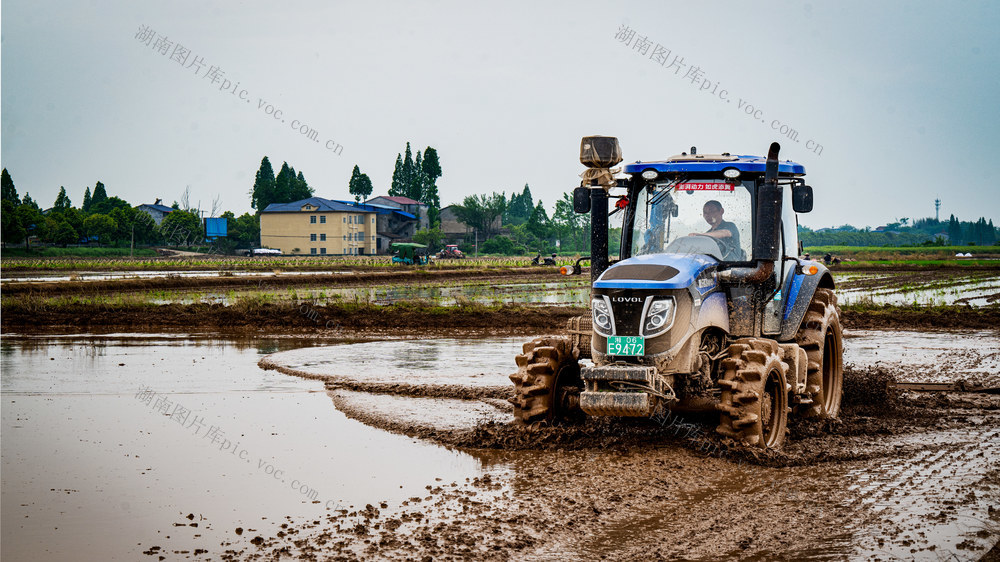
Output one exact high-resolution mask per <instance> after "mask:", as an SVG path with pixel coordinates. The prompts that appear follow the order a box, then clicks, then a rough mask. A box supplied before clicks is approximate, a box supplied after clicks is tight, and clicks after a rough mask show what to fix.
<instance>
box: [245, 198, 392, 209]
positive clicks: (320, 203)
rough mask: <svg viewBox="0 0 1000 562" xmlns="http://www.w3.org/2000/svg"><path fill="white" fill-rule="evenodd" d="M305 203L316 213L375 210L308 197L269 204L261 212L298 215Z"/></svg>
mask: <svg viewBox="0 0 1000 562" xmlns="http://www.w3.org/2000/svg"><path fill="white" fill-rule="evenodd" d="M306 203H308V204H310V205H312V206H313V207H316V210H317V211H336V212H341V213H357V212H362V213H373V212H376V210H375V209H374V208H373V207H371V206H370V205H355V204H353V203H345V202H341V201H334V200H332V199H323V198H322V197H310V198H308V199H302V200H299V201H292V202H291V203H271V204H270V205H268V206H267V208H265V209H264V210H263V211H262V212H264V213H298V212H301V211H302V206H303V205H305V204H306Z"/></svg>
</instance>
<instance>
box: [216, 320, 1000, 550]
mask: <svg viewBox="0 0 1000 562" xmlns="http://www.w3.org/2000/svg"><path fill="white" fill-rule="evenodd" d="M956 337H961V335H960V334H956ZM498 343H502V342H498ZM417 344H419V342H414V345H417ZM365 345H371V346H374V345H377V344H375V343H372V344H365ZM449 345H450V344H449ZM972 345H978V343H974V344H972ZM417 347H418V348H419V345H417ZM352 349H353V348H352ZM415 349H417V348H415ZM315 351H318V350H315ZM423 352H424V353H428V352H433V350H426V351H423ZM288 353H292V354H295V355H292V356H289V355H287V354H288ZM352 353H356V354H357V355H358V356H362V357H363V356H366V355H367V353H365V352H364V351H363V350H361V349H360V348H359V349H353V351H352ZM385 353H386V354H387V355H392V354H394V353H395V352H394V348H392V347H391V346H390V347H387V348H386V349H385ZM308 355H309V354H307V353H305V352H303V353H301V354H297V352H286V355H284V356H282V357H284V358H289V357H290V358H292V359H296V358H297V359H296V361H297V363H298V364H302V365H303V367H301V368H290V367H288V366H286V365H281V364H280V362H279V363H274V362H273V361H271V362H269V361H268V360H265V361H263V362H262V363H261V364H262V366H264V367H265V368H268V367H270V368H279V369H280V370H282V372H286V373H287V374H292V375H298V376H311V377H312V378H318V379H321V380H325V382H326V387H327V391H328V394H329V395H330V397H331V399H332V401H333V404H334V405H335V406H336V407H337V408H338V409H339V410H341V411H342V412H343V413H345V414H346V415H347V416H348V417H351V418H353V419H356V420H358V421H361V422H362V423H365V424H367V425H371V426H374V427H378V428H381V429H384V430H387V431H392V432H396V433H402V434H405V435H409V436H412V437H417V438H421V439H427V440H432V441H435V442H438V443H441V444H442V445H445V446H446V447H453V448H458V449H460V450H463V451H466V452H467V453H469V454H471V455H473V456H482V457H483V458H484V459H489V461H488V462H489V463H491V464H492V465H494V466H500V467H502V468H503V470H500V471H498V474H497V476H496V477H494V478H490V479H485V480H481V481H475V482H466V483H461V482H453V483H437V482H429V483H428V487H427V490H428V493H427V494H426V496H425V497H420V498H411V500H410V501H409V502H404V504H402V505H400V504H392V503H391V502H390V503H386V502H383V501H381V499H380V498H372V502H371V504H372V505H374V506H378V507H374V508H371V507H366V508H364V509H362V508H360V506H359V507H356V508H355V507H352V508H350V509H349V510H344V511H343V512H338V513H335V514H331V515H330V516H329V517H328V518H327V519H326V520H314V521H292V520H290V521H289V523H288V525H289V527H288V530H287V531H286V532H285V534H284V535H282V536H277V535H268V536H259V535H258V536H254V537H253V540H256V541H257V542H251V541H250V539H248V538H243V537H241V538H239V539H234V540H233V541H229V542H227V543H225V544H223V545H222V546H223V547H225V548H227V549H229V555H230V556H232V557H234V559H235V558H253V557H254V556H261V557H264V556H268V555H272V554H274V553H275V552H281V553H283V554H288V555H292V556H294V555H303V556H305V557H307V558H308V557H312V556H315V557H316V558H317V559H322V558H324V557H328V556H333V557H341V556H343V557H346V558H370V557H379V558H387V559H406V558H412V557H417V558H421V557H424V556H431V557H433V558H445V559H459V558H470V557H472V558H477V559H515V558H516V559H570V560H576V559H580V560H582V559H594V558H598V557H606V558H609V559H616V560H617V559H621V560H627V559H636V558H652V559H676V558H683V559H706V560H707V559H711V560H717V559H744V558H756V559H774V558H778V559H802V558H816V557H819V558H823V557H828V558H830V557H832V558H841V559H842V558H850V559H858V558H860V559H883V560H894V559H911V558H914V557H916V558H921V559H957V560H967V559H968V560H976V559H979V558H980V557H981V556H983V555H984V554H985V553H986V552H987V551H989V550H990V549H991V548H993V546H994V545H995V543H996V542H997V539H998V538H1000V511H998V510H997V509H996V506H997V505H1000V469H998V466H1000V396H997V395H991V394H973V393H938V394H918V393H907V392H900V391H899V390H898V389H896V388H894V387H893V386H891V385H890V384H889V383H890V382H893V380H894V376H893V375H892V374H891V373H890V372H889V370H888V369H886V368H884V367H859V366H853V367H850V368H848V369H847V371H846V373H845V388H844V390H845V398H844V404H843V409H842V411H841V416H840V418H839V419H837V420H829V421H813V420H796V421H794V422H793V423H792V424H791V426H790V431H791V434H790V438H789V440H788V441H787V442H786V446H785V447H784V449H783V450H782V451H780V452H777V453H763V452H761V451H759V450H756V449H746V448H742V447H739V446H737V445H735V444H734V443H732V442H730V441H728V440H726V439H724V438H721V437H720V436H718V435H716V434H715V432H714V427H715V423H717V420H716V419H714V417H712V416H705V417H679V416H667V417H665V418H661V419H659V420H614V419H591V420H588V421H587V422H586V423H583V424H580V425H569V426H557V427H538V428H529V429H525V428H523V427H517V426H513V425H512V424H510V423H508V421H507V420H509V419H510V415H511V414H510V409H509V407H508V406H507V405H506V404H505V402H504V401H503V400H502V398H503V397H504V395H505V394H508V395H509V393H510V387H509V386H507V387H503V386H499V385H496V384H491V381H490V380H482V381H480V378H479V377H477V376H476V375H475V374H474V373H472V372H467V373H462V372H458V373H455V374H453V375H448V374H447V373H445V374H440V373H436V372H433V371H428V373H430V374H429V376H430V379H428V380H432V381H435V382H433V383H431V384H426V385H425V384H421V381H420V380H419V379H417V378H414V377H413V375H410V374H407V375H405V376H400V377H397V376H395V375H393V374H392V373H386V372H385V371H386V369H385V368H384V366H383V365H384V363H385V362H384V361H377V360H376V361H375V362H374V364H372V365H370V366H368V367H367V371H366V372H367V373H370V374H371V375H372V376H368V375H366V374H364V373H359V372H356V373H355V374H345V375H342V376H322V375H317V374H316V371H315V370H310V369H309V368H308V366H307V365H308ZM273 357H274V358H276V357H278V356H273ZM312 357H313V362H314V363H315V361H316V360H320V361H324V360H326V361H329V360H330V358H329V357H326V358H322V357H320V358H317V356H315V355H312ZM459 357H461V354H459ZM990 357H992V355H990ZM404 359H405V358H404V357H402V356H401V357H397V358H396V359H391V361H395V362H396V363H398V364H400V365H408V364H410V363H408V362H407V361H404ZM484 359H485V360H486V361H488V360H490V359H492V358H484ZM400 361H402V362H400ZM920 369H921V367H919V366H911V367H910V368H908V369H906V370H903V371H900V370H899V369H896V370H895V371H896V373H897V374H905V375H907V376H910V377H912V376H917V375H918V374H919V373H915V371H919V370H920ZM364 370H365V369H362V371H364ZM449 377H451V378H455V379H464V382H458V383H450V381H449ZM407 378H409V379H410V380H409V382H406V379H407ZM505 389H506V390H505Z"/></svg>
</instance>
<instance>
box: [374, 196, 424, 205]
mask: <svg viewBox="0 0 1000 562" xmlns="http://www.w3.org/2000/svg"><path fill="white" fill-rule="evenodd" d="M374 199H388V200H389V201H392V202H393V203H399V204H400V205H423V203H421V202H420V201H414V200H413V199H410V198H409V197H403V196H395V197H389V196H388V195H382V196H379V197H375V198H374Z"/></svg>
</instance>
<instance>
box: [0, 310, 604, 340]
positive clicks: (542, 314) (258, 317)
mask: <svg viewBox="0 0 1000 562" xmlns="http://www.w3.org/2000/svg"><path fill="white" fill-rule="evenodd" d="M585 312H586V309H581V308H576V307H549V306H544V307H543V306H518V305H502V306H487V305H477V304H469V305H459V306H454V307H447V308H445V307H436V306H430V305H427V304H419V303H418V304H410V303H407V304H394V305H387V306H376V305H347V304H345V305H325V306H314V305H312V304H309V303H281V304H272V303H265V304H257V305H253V306H238V305H234V306H224V305H221V304H206V303H200V304H165V305H158V306H157V305H135V304H124V305H117V304H108V305H95V304H87V303H68V304H64V305H59V306H47V305H40V304H34V303H30V302H28V303H25V302H18V301H13V302H4V304H3V315H2V319H0V320H2V326H3V328H4V330H5V331H11V330H14V329H16V330H18V331H23V332H51V331H53V330H58V329H65V328H73V329H102V328H103V329H108V328H122V329H127V330H128V331H130V332H142V331H157V330H191V329H209V330H219V331H224V332H255V333H257V332H268V333H273V332H282V331H287V332H299V333H302V332H310V333H316V334H317V335H321V336H330V337H336V336H357V335H359V334H360V333H389V334H393V333H395V334H404V333H435V332H440V331H447V330H455V329H462V330H482V331H484V333H491V334H520V333H525V332H531V331H536V330H541V331H549V330H553V331H555V330H561V329H562V328H563V327H565V326H566V321H567V320H568V319H569V318H571V317H573V316H578V315H580V314H583V313H585Z"/></svg>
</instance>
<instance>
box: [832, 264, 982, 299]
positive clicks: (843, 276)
mask: <svg viewBox="0 0 1000 562" xmlns="http://www.w3.org/2000/svg"><path fill="white" fill-rule="evenodd" d="M834 279H835V281H836V283H837V296H838V298H839V300H840V303H841V305H866V304H869V305H870V304H874V305H887V304H888V305H902V306H909V305H913V306H940V305H953V304H959V305H967V306H975V307H982V306H988V305H992V304H997V303H1000V269H982V270H972V271H965V272H963V271H956V270H952V269H939V270H928V271H896V272H853V271H851V272H837V273H835V274H834Z"/></svg>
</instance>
